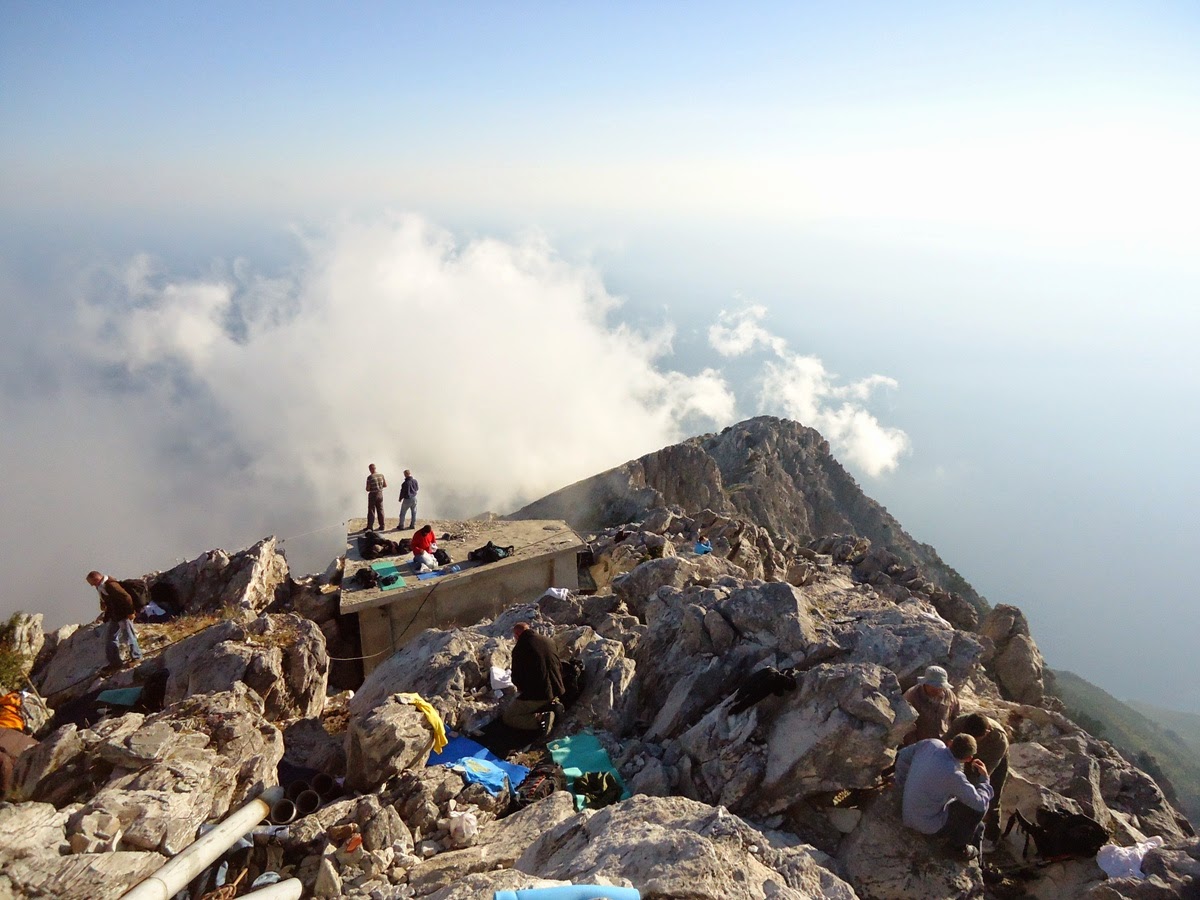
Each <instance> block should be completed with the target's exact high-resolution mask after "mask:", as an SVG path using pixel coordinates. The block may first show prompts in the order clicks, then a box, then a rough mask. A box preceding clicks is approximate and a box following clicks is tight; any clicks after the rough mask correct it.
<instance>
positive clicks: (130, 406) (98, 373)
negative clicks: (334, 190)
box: [0, 215, 907, 623]
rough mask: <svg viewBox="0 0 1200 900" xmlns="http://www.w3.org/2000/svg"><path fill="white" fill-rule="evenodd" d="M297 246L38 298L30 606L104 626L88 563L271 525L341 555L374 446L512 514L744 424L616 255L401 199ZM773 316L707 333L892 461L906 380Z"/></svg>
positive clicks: (458, 493)
mask: <svg viewBox="0 0 1200 900" xmlns="http://www.w3.org/2000/svg"><path fill="white" fill-rule="evenodd" d="M300 241H301V242H300V250H301V251H302V253H301V258H300V259H299V261H298V262H297V263H296V265H294V266H293V267H291V268H290V269H289V270H288V271H286V272H284V273H283V274H279V273H272V274H271V275H270V276H268V275H265V274H262V273H259V272H258V271H257V270H256V268H255V266H254V265H253V264H252V263H250V262H247V261H245V260H234V261H233V262H232V263H230V264H221V263H217V264H215V265H214V266H213V267H212V268H211V270H210V271H209V272H208V273H207V274H202V275H190V276H184V275H180V274H178V273H176V272H173V271H171V270H170V269H169V268H167V267H166V266H165V265H163V264H160V263H157V262H156V261H155V260H153V259H151V258H150V257H148V256H146V255H137V256H134V257H132V258H131V259H129V260H128V261H127V262H125V263H124V264H122V265H119V266H115V267H108V268H93V269H89V270H87V271H85V272H84V274H83V275H82V276H81V279H82V287H81V288H79V295H78V296H77V297H75V298H72V299H71V300H67V301H64V300H63V297H64V296H67V295H66V294H65V293H64V294H62V295H59V296H51V297H49V299H48V302H49V304H50V305H49V306H45V305H36V304H33V298H32V297H30V298H28V300H29V304H26V303H25V302H24V301H22V302H21V303H20V304H19V306H18V308H19V309H22V310H43V311H44V315H42V314H41V313H39V316H40V318H37V319H31V323H30V327H29V328H26V329H23V331H22V334H24V333H25V332H30V333H31V334H32V333H33V332H35V331H40V332H41V336H40V337H38V336H36V335H35V336H34V337H29V336H28V335H26V336H25V337H23V338H21V339H18V337H17V336H16V335H15V334H12V333H10V334H8V335H6V336H3V342H4V344H5V347H6V348H7V351H8V352H6V353H5V354H0V357H2V358H5V359H8V360H19V361H20V364H19V365H17V364H16V363H13V364H12V365H9V366H7V367H6V368H4V369H0V412H2V413H3V414H4V421H5V425H6V428H5V429H4V431H3V433H0V461H3V462H4V464H5V466H6V471H7V472H8V473H9V477H8V478H7V479H6V480H5V485H4V487H3V488H0V494H2V496H0V500H2V501H3V506H4V508H6V509H13V510H22V511H24V512H23V514H22V515H21V516H20V517H14V518H13V521H12V523H10V526H9V527H8V528H6V529H4V539H5V545H6V546H7V547H8V548H9V551H10V556H12V558H17V559H21V560H22V561H23V563H22V566H20V567H17V568H15V569H10V570H7V571H3V572H0V576H2V578H3V580H2V581H0V592H3V594H4V595H5V596H10V597H12V598H14V599H13V601H12V603H13V605H14V606H15V605H20V606H22V607H25V608H32V609H41V610H45V611H47V612H49V613H50V620H51V622H54V623H57V622H61V621H64V620H79V619H86V618H88V617H89V616H90V615H91V609H90V606H91V604H92V603H93V602H94V592H89V591H88V590H84V588H86V585H83V582H82V577H83V574H84V573H86V572H87V571H88V570H89V569H92V568H99V569H102V570H104V569H112V570H113V571H115V572H117V573H118V574H121V575H125V574H138V573H141V572H146V571H150V570H152V569H156V568H166V567H169V566H170V565H171V564H173V562H174V561H175V560H177V559H180V558H188V557H191V556H194V555H196V554H198V553H200V552H203V551H204V550H206V549H209V548H211V547H214V546H224V547H226V548H231V549H235V548H237V547H242V546H246V545H248V544H249V543H251V542H253V541H254V540H256V539H258V538H260V537H262V536H264V535H267V534H277V535H280V536H284V537H287V536H289V535H299V534H302V533H305V532H311V531H314V530H318V529H325V530H324V531H322V532H321V534H319V535H318V536H316V537H312V538H308V539H306V540H307V541H309V542H310V543H309V545H308V549H307V551H303V550H302V545H301V544H300V543H298V542H295V541H292V542H289V543H288V545H287V546H288V547H289V548H290V550H291V552H292V561H293V563H298V564H299V567H300V568H312V567H323V566H324V564H325V563H326V562H327V561H328V559H330V558H331V557H332V556H334V555H336V554H337V553H338V552H340V549H341V547H342V540H343V535H342V532H341V530H340V525H341V522H342V521H343V520H344V519H345V518H347V517H348V516H358V515H362V514H363V513H364V512H365V510H363V509H362V508H361V507H362V505H363V493H362V483H363V479H364V478H365V470H366V465H367V463H368V462H374V463H377V464H378V465H379V466H380V467H381V469H382V470H383V472H384V473H385V474H386V475H388V476H389V477H391V478H392V479H393V481H397V479H398V476H399V474H400V472H401V471H402V470H403V469H405V468H410V469H412V470H413V471H414V472H415V473H416V474H417V475H418V477H420V479H421V482H422V487H423V494H422V497H423V500H424V505H423V508H422V514H423V515H428V516H431V517H432V516H447V517H450V516H460V515H471V514H475V513H478V512H481V511H483V510H486V509H491V510H495V511H498V512H507V511H510V510H512V509H514V508H515V507H516V506H518V505H519V504H521V503H524V502H527V501H529V500H532V499H535V498H536V497H539V496H541V495H543V494H545V493H547V492H549V491H551V490H555V489H557V488H559V487H561V486H563V485H565V484H569V483H571V482H572V481H575V480H577V479H579V478H583V477H586V476H589V475H592V474H594V473H596V472H599V471H602V470H604V469H606V468H609V467H611V466H614V465H619V464H620V463H622V462H624V461H626V460H627V459H630V458H632V457H635V456H637V455H640V454H642V453H646V452H649V451H651V450H655V449H657V448H659V447H662V446H666V445H668V444H671V443H673V442H676V441H678V440H680V439H681V438H683V437H685V436H687V435H690V434H696V433H701V432H703V431H708V430H713V429H715V428H720V427H723V426H724V425H727V424H729V423H731V422H733V421H734V420H735V418H737V417H738V414H739V409H738V406H739V404H738V403H737V402H736V398H735V396H734V392H733V390H732V389H731V387H730V384H729V382H728V376H727V374H726V373H725V372H723V371H721V370H720V369H719V368H704V369H702V370H700V371H698V372H695V373H688V372H683V371H677V370H675V369H672V368H671V367H670V365H669V364H668V360H669V355H670V354H671V352H672V341H673V338H674V332H673V327H672V325H671V323H669V322H664V323H663V324H662V325H660V326H658V327H655V328H651V329H635V328H632V327H631V326H629V325H628V324H625V323H622V322H621V321H620V320H619V318H618V316H617V313H619V308H620V300H619V298H617V297H614V296H613V295H611V294H610V293H609V292H608V291H607V290H606V289H605V287H604V285H603V283H602V281H601V278H600V276H599V274H598V273H597V272H596V271H595V270H594V269H592V268H591V267H589V266H586V265H580V264H576V263H571V262H568V261H565V260H563V259H561V258H560V257H558V256H557V255H556V254H555V252H554V251H553V249H552V248H551V247H549V246H548V245H547V243H546V242H545V240H543V239H542V238H541V237H539V236H536V235H535V236H530V237H527V238H525V239H522V240H513V241H505V240H499V239H495V238H478V239H473V240H459V239H457V238H456V237H455V236H454V235H452V234H451V233H449V232H447V231H445V230H443V229H440V228H437V227H435V226H433V225H431V224H430V223H428V222H427V221H425V220H424V219H421V218H420V217H417V216H400V215H398V216H391V217H386V218H381V219H376V220H372V221H367V222H363V221H341V222H340V223H338V224H336V225H334V226H332V227H330V228H329V229H327V230H325V231H323V232H320V233H317V234H312V235H308V236H304V237H301V239H300ZM72 302H73V305H72ZM764 317H765V310H763V309H762V308H761V307H756V306H749V307H746V308H744V309H742V310H741V311H740V312H735V313H724V314H722V316H721V317H720V318H719V320H718V323H717V327H716V329H715V330H714V332H713V335H714V341H715V343H716V344H718V345H719V347H722V348H724V350H725V351H729V350H731V348H739V347H740V348H741V349H740V350H739V351H738V353H739V354H745V353H749V352H750V351H751V350H759V351H761V352H765V353H766V354H768V355H769V356H770V359H769V360H768V361H767V363H766V364H765V366H764V367H763V368H762V370H761V371H762V375H761V396H760V397H759V398H758V405H759V407H760V411H762V412H767V413H772V414H776V415H783V416H787V417H790V418H795V419H798V420H799V421H801V422H802V423H803V424H806V425H810V426H813V427H815V428H818V429H819V430H821V431H822V432H823V433H824V434H825V435H826V437H828V438H829V440H830V441H831V443H832V445H833V446H834V448H835V452H837V453H838V454H839V455H841V456H843V458H844V459H845V460H846V461H847V462H849V463H850V464H851V465H852V466H855V467H857V468H858V469H860V470H861V471H864V472H866V473H867V474H869V475H875V474H879V473H880V472H883V471H887V470H888V469H890V468H894V467H895V465H896V463H897V460H898V458H899V456H900V455H901V453H902V452H903V451H904V449H905V448H906V447H907V439H906V437H905V436H904V434H903V432H901V431H898V430H896V429H890V428H886V427H884V426H882V425H880V423H879V422H878V421H877V420H876V419H875V418H874V417H873V416H872V415H871V414H870V413H869V412H867V410H866V408H865V407H866V403H867V402H868V401H869V400H870V399H871V397H872V395H873V394H874V392H875V391H876V390H877V389H878V388H879V387H884V386H894V384H895V383H894V382H892V381H891V380H890V379H887V378H883V377H881V376H872V377H871V378H868V379H863V380H862V381H857V382H853V383H850V384H848V385H842V384H839V383H837V379H836V378H834V377H833V376H831V375H829V374H828V373H827V372H826V371H825V369H824V366H823V365H822V363H821V362H820V360H818V359H816V358H815V357H803V356H798V355H796V354H792V353H790V352H789V351H788V350H787V347H786V343H785V342H784V341H783V340H782V339H781V338H779V337H778V336H775V335H773V334H771V333H769V332H768V331H767V330H766V329H765V328H763V327H762V325H761V322H762V320H763V318H764ZM722 355H726V356H728V355H731V354H729V353H728V352H725V353H723V354H722ZM732 355H738V354H732ZM396 489H397V488H393V489H392V490H393V493H392V494H391V495H390V496H388V498H387V502H386V504H385V505H386V507H387V511H388V512H389V513H390V514H391V515H393V516H394V515H395V514H396V500H395V495H394V491H395V490H396ZM64 518H67V519H69V520H70V521H71V522H72V523H73V524H74V525H75V526H76V527H77V529H78V530H79V532H82V534H81V535H80V536H79V537H77V538H73V539H72V541H71V542H70V545H69V550H67V551H65V552H64V551H63V548H62V543H61V542H59V541H49V542H48V541H46V540H44V538H43V536H44V535H46V534H53V533H55V532H56V531H57V530H59V529H60V528H61V527H62V522H63V520H64ZM298 557H299V558H298ZM28 571H36V572H39V573H51V572H52V573H54V574H53V575H39V578H38V579H37V583H36V585H29V584H27V583H26V581H25V578H24V576H25V573H26V572H28ZM18 598H19V599H18ZM85 607H86V608H85Z"/></svg>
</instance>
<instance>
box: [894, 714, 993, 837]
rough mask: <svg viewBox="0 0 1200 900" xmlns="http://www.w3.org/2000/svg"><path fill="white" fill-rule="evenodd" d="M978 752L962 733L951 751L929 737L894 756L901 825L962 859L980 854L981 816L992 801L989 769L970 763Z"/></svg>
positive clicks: (974, 760) (969, 736)
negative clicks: (933, 840) (900, 802)
mask: <svg viewBox="0 0 1200 900" xmlns="http://www.w3.org/2000/svg"><path fill="white" fill-rule="evenodd" d="M976 750H977V748H976V745H975V738H973V737H971V735H969V734H960V735H956V736H955V737H954V739H953V740H951V741H950V746H949V747H947V746H946V745H945V744H943V743H942V742H941V741H939V740H937V739H936V738H929V739H928V740H924V741H918V742H917V743H915V744H910V745H909V746H907V747H905V748H904V749H903V750H901V751H900V752H899V753H898V754H897V755H896V787H897V789H898V790H901V791H903V800H902V807H903V813H904V824H905V825H906V826H907V827H909V828H911V829H913V830H914V831H919V832H921V834H927V835H930V836H932V837H936V838H938V839H940V840H941V841H943V842H944V843H945V844H946V845H948V847H949V848H950V850H951V851H952V852H953V853H954V854H955V855H956V856H958V857H959V858H960V859H965V860H972V859H975V858H976V857H977V856H978V855H979V844H980V841H981V840H982V838H983V816H984V813H986V812H987V809H988V804H989V803H991V800H992V786H991V784H990V783H989V782H988V774H987V768H986V767H985V766H984V764H983V762H982V761H980V760H978V759H975V758H974V756H975V753H976Z"/></svg>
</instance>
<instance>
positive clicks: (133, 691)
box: [96, 687, 142, 706]
mask: <svg viewBox="0 0 1200 900" xmlns="http://www.w3.org/2000/svg"><path fill="white" fill-rule="evenodd" d="M141 696H142V689H141V688H140V687H131V688H113V689H112V690H111V691H101V692H100V693H99V694H97V695H96V700H97V702H99V703H111V704H112V705H113V706H133V705H134V704H135V703H137V702H138V700H139V699H141Z"/></svg>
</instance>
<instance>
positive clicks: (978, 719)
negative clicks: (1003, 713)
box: [946, 712, 1008, 841]
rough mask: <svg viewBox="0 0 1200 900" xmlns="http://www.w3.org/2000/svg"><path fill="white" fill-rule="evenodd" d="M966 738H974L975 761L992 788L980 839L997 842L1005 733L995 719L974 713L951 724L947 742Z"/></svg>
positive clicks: (1004, 769)
mask: <svg viewBox="0 0 1200 900" xmlns="http://www.w3.org/2000/svg"><path fill="white" fill-rule="evenodd" d="M959 734H969V735H971V737H973V738H975V744H976V746H977V749H976V751H975V758H976V759H978V760H980V761H981V762H982V763H983V765H984V768H986V769H987V773H988V783H989V784H991V786H992V802H991V803H990V804H988V811H987V815H985V816H984V817H983V836H984V838H986V839H987V840H989V841H998V840H1000V818H1001V817H1000V792H1001V791H1003V790H1004V783H1005V782H1006V781H1007V780H1008V731H1007V730H1006V729H1005V727H1004V726H1003V725H1001V724H1000V723H999V722H997V721H996V720H995V719H990V718H988V717H987V716H985V715H984V714H983V713H978V712H973V713H968V714H967V715H965V716H959V717H958V718H957V719H955V720H954V721H953V722H951V723H950V730H949V731H948V732H947V733H946V740H950V739H951V738H953V737H954V736H955V735H959Z"/></svg>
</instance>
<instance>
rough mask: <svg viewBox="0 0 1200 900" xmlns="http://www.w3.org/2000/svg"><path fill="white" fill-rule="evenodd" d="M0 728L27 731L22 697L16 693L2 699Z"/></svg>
mask: <svg viewBox="0 0 1200 900" xmlns="http://www.w3.org/2000/svg"><path fill="white" fill-rule="evenodd" d="M0 728H12V729H15V730H16V731H24V730H25V719H24V718H22V716H21V695H20V694H19V693H17V692H15V691H14V692H13V693H11V694H5V695H4V696H3V697H0Z"/></svg>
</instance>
